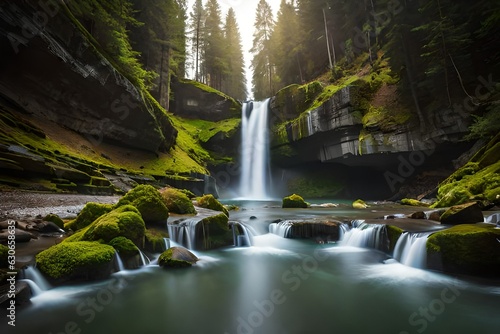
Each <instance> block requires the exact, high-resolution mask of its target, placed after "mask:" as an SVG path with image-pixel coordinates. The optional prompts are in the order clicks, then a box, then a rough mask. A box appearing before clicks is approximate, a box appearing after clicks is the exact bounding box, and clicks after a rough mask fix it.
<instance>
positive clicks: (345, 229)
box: [339, 223, 349, 240]
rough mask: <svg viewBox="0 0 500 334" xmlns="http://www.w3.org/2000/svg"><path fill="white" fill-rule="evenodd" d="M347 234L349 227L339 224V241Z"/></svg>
mask: <svg viewBox="0 0 500 334" xmlns="http://www.w3.org/2000/svg"><path fill="white" fill-rule="evenodd" d="M347 232H349V225H347V224H346V223H341V224H340V225H339V240H343V239H344V236H345V235H346V233H347Z"/></svg>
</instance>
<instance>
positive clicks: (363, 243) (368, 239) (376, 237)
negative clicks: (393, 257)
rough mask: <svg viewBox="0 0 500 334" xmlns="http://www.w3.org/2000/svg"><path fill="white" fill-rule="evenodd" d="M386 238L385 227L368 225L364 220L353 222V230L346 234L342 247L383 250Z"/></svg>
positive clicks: (341, 242) (341, 243)
mask: <svg viewBox="0 0 500 334" xmlns="http://www.w3.org/2000/svg"><path fill="white" fill-rule="evenodd" d="M386 240H387V238H386V230H385V225H379V224H367V223H365V221H364V220H354V221H352V229H350V230H349V231H347V232H346V233H345V234H344V237H343V239H342V240H341V241H340V245H341V246H350V247H362V248H373V249H383V248H384V247H383V246H384V242H385V241H386Z"/></svg>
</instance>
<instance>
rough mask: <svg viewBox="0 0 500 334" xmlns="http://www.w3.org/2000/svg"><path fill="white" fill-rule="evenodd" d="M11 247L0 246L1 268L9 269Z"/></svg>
mask: <svg viewBox="0 0 500 334" xmlns="http://www.w3.org/2000/svg"><path fill="white" fill-rule="evenodd" d="M8 252H9V247H7V246H5V245H2V244H0V268H7V266H8V264H9V263H8V262H7V259H8V257H9V253H8Z"/></svg>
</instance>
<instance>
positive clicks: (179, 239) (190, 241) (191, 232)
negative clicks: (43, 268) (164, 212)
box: [167, 219, 200, 249]
mask: <svg viewBox="0 0 500 334" xmlns="http://www.w3.org/2000/svg"><path fill="white" fill-rule="evenodd" d="M199 221H200V219H186V220H183V221H182V222H180V223H179V224H167V228H168V235H169V236H170V239H171V240H172V241H173V242H176V243H178V244H180V245H182V246H183V247H186V248H187V249H194V247H195V245H196V224H198V223H199Z"/></svg>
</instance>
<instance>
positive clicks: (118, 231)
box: [81, 205, 146, 247]
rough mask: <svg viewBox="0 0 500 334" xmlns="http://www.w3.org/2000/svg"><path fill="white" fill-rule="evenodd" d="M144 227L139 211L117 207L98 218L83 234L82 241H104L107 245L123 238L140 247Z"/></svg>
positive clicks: (126, 207)
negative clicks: (115, 239) (113, 240)
mask: <svg viewBox="0 0 500 334" xmlns="http://www.w3.org/2000/svg"><path fill="white" fill-rule="evenodd" d="M145 232H146V225H145V224H144V220H143V219H142V218H141V214H140V213H139V211H138V210H137V209H136V208H135V207H133V206H131V205H125V206H122V207H119V208H118V209H115V210H113V211H111V212H110V213H107V214H105V215H103V216H101V217H100V218H98V219H97V220H96V221H95V222H94V223H92V224H91V225H90V226H89V227H88V228H87V229H86V231H85V232H84V233H83V235H82V238H81V240H83V241H98V240H101V241H104V242H105V243H109V242H110V241H111V240H112V239H114V238H116V237H120V236H121V237H125V238H128V239H130V240H132V242H133V243H134V244H135V245H137V246H138V247H142V246H143V243H144V233H145Z"/></svg>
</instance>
